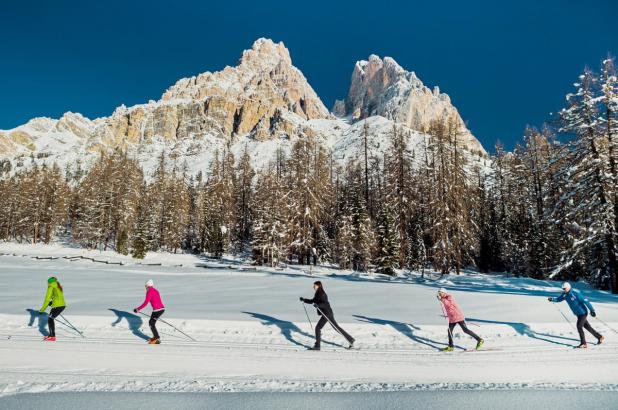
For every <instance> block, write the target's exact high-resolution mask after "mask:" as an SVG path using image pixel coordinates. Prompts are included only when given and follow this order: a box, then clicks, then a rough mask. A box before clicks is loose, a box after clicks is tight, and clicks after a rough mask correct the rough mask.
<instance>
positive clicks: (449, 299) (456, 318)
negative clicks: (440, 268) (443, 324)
mask: <svg viewBox="0 0 618 410" xmlns="http://www.w3.org/2000/svg"><path fill="white" fill-rule="evenodd" d="M438 300H439V301H440V303H441V304H442V308H443V311H444V312H445V314H446V316H447V317H448V347H445V348H444V349H442V350H443V351H445V352H452V351H453V350H454V346H453V329H455V325H459V326H460V327H461V330H463V331H464V333H466V334H468V335H470V336H472V337H473V338H474V339H475V340H476V350H479V349H480V348H481V347H482V346H483V343H484V342H485V341H484V340H483V339H481V338H480V337H479V336H478V335H477V334H476V333H474V332H473V331H472V330H470V329H468V326H466V318H465V316H464V314H463V312H462V311H461V309H460V308H459V305H458V304H457V302H455V299H454V298H453V296H452V295H451V294H449V293H448V292H447V291H446V289H444V288H440V289H439V290H438Z"/></svg>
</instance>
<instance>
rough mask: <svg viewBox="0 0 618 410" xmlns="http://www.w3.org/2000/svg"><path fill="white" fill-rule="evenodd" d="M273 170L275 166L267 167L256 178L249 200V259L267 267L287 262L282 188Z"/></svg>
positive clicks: (286, 209) (284, 189) (284, 205)
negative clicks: (251, 222)
mask: <svg viewBox="0 0 618 410" xmlns="http://www.w3.org/2000/svg"><path fill="white" fill-rule="evenodd" d="M277 169H278V167H277V166H272V165H271V166H269V167H268V168H267V169H265V170H263V171H261V172H260V173H259V174H258V175H257V183H256V186H255V192H254V194H253V196H252V198H251V208H252V210H253V214H254V218H255V219H254V221H253V225H252V226H253V232H252V242H251V247H252V256H253V259H254V260H255V261H256V263H258V264H260V265H268V266H271V267H274V266H277V265H278V264H279V263H280V262H281V261H284V260H285V259H286V258H287V249H288V244H289V241H290V240H289V232H288V230H287V229H288V224H287V215H288V212H289V209H288V208H287V204H286V198H285V193H286V188H285V186H284V181H283V180H282V178H281V177H280V175H279V172H278V171H277Z"/></svg>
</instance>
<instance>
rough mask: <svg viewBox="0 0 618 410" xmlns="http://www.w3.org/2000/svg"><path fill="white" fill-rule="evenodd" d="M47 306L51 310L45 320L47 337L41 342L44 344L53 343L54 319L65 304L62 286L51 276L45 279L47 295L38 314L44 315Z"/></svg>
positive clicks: (54, 334) (54, 336)
mask: <svg viewBox="0 0 618 410" xmlns="http://www.w3.org/2000/svg"><path fill="white" fill-rule="evenodd" d="M48 306H51V308H52V309H51V311H50V312H49V318H48V319H47V325H48V327H49V336H46V337H45V338H44V339H43V340H45V341H46V342H55V341H56V324H55V323H54V319H56V318H57V317H58V315H60V313H62V311H63V310H64V309H65V308H66V303H65V302H64V293H63V291H62V285H60V282H58V279H57V278H55V277H53V276H52V277H51V278H49V279H47V293H46V294H45V301H44V302H43V307H41V310H39V313H45V310H46V309H47V307H48Z"/></svg>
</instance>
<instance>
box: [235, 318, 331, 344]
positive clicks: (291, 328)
mask: <svg viewBox="0 0 618 410" xmlns="http://www.w3.org/2000/svg"><path fill="white" fill-rule="evenodd" d="M242 313H244V314H247V315H249V316H252V317H254V318H256V319H258V320H260V321H262V323H263V324H264V325H266V326H277V327H278V328H279V330H280V331H281V334H283V337H285V338H286V339H287V340H288V341H290V342H292V343H294V344H295V345H297V346H302V347H309V346H306V345H304V344H302V343H300V342H299V341H297V340H295V339H294V336H293V335H294V334H295V333H298V334H300V335H303V336H305V337H309V338H314V336H313V335H311V334H309V333H307V332H303V331H302V330H300V328H299V327H298V326H296V325H295V324H294V323H292V322H288V321H287V320H281V319H277V318H276V317H272V316H268V315H263V314H261V313H254V312H242ZM322 343H324V344H327V345H332V346H340V347H342V345H339V344H337V343H332V342H327V341H325V340H324V339H322Z"/></svg>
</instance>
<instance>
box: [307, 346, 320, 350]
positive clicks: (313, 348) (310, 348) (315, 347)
mask: <svg viewBox="0 0 618 410" xmlns="http://www.w3.org/2000/svg"><path fill="white" fill-rule="evenodd" d="M307 350H320V346H313V347H309V348H307Z"/></svg>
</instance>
